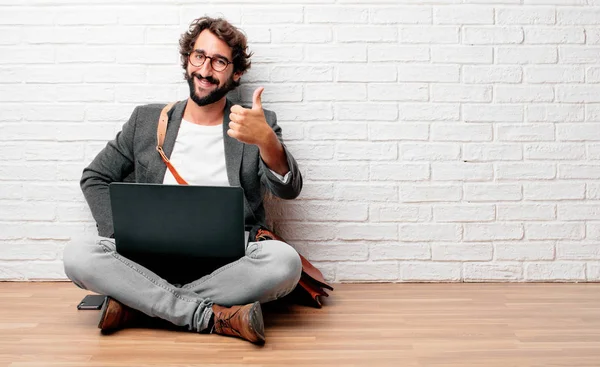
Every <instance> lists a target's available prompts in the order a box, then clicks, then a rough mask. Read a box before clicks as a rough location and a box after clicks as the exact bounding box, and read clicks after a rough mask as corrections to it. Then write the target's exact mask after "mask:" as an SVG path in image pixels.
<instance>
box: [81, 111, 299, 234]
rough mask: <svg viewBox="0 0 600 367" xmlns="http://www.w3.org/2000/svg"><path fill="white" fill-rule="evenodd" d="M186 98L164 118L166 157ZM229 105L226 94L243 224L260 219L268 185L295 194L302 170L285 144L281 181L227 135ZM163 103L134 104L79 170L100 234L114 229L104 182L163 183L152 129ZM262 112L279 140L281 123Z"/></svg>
mask: <svg viewBox="0 0 600 367" xmlns="http://www.w3.org/2000/svg"><path fill="white" fill-rule="evenodd" d="M186 103H187V100H185V101H180V102H177V103H176V104H175V106H174V107H173V108H172V109H171V111H170V112H169V124H168V126H167V133H166V137H165V142H164V145H163V149H164V151H165V154H166V155H167V157H170V156H171V153H172V152H173V146H174V145H175V139H176V138H177V133H178V132H179V126H180V125H181V119H182V117H183V111H184V110H185V106H186ZM232 105H233V103H232V102H231V101H229V100H227V103H226V106H225V113H224V117H223V140H224V144H225V163H226V167H227V177H228V179H229V184H230V185H231V186H241V187H242V188H243V189H244V196H245V205H244V212H245V218H246V226H254V225H265V209H264V206H263V195H264V193H265V190H266V189H268V190H269V191H270V192H271V193H273V194H274V195H275V196H278V197H280V198H283V199H294V198H296V197H297V196H298V195H299V194H300V191H301V190H302V176H301V174H300V170H299V169H298V165H297V163H296V160H295V159H294V157H292V155H291V154H290V152H289V151H288V150H287V148H286V147H285V145H283V148H284V150H285V153H286V156H287V162H288V165H289V167H290V176H291V177H290V178H289V179H288V181H287V183H286V184H283V183H282V182H281V180H279V179H278V178H277V177H276V176H275V175H273V173H272V172H271V171H270V170H269V169H268V168H267V166H266V164H265V163H264V162H263V160H262V159H261V158H260V155H259V151H258V147H257V146H255V145H251V144H244V143H241V142H239V141H238V140H236V139H234V138H231V137H230V136H229V135H227V130H228V129H229V126H228V125H229V121H230V120H229V113H230V109H231V106H232ZM164 106H165V105H159V104H152V105H146V106H138V107H136V108H135V110H134V111H133V113H132V115H131V117H130V118H129V121H127V122H126V123H125V124H124V125H123V128H122V130H121V131H120V132H119V133H118V134H117V136H116V137H115V139H114V140H111V141H110V142H108V144H107V145H106V147H105V148H104V149H102V151H100V153H98V155H97V156H96V158H94V160H93V161H92V163H90V165H89V166H88V167H86V168H85V169H84V170H83V175H82V177H81V189H82V190H83V194H84V196H85V199H86V200H87V203H88V205H89V206H90V209H91V211H92V215H93V217H94V219H95V220H96V223H97V227H98V234H99V235H100V236H103V237H111V236H112V235H113V222H112V213H111V208H110V199H109V193H108V185H109V184H110V183H111V182H115V181H116V182H119V181H134V182H143V183H162V181H163V178H164V175H165V171H166V169H167V166H166V165H165V163H164V162H163V161H162V159H161V157H160V155H159V154H158V152H157V151H156V143H157V142H156V129H157V125H158V118H159V116H160V111H161V110H162V108H163V107H164ZM264 112H265V118H266V120H267V123H268V124H269V125H270V126H271V128H272V129H273V131H275V134H277V137H278V138H279V141H281V142H282V144H283V140H282V137H281V128H280V127H279V126H278V125H277V117H276V115H275V113H274V112H273V111H269V110H264ZM175 168H177V167H175ZM184 178H185V177H184Z"/></svg>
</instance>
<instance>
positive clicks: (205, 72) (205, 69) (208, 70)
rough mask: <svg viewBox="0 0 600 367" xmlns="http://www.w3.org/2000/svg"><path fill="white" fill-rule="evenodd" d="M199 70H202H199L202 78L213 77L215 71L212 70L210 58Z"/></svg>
mask: <svg viewBox="0 0 600 367" xmlns="http://www.w3.org/2000/svg"><path fill="white" fill-rule="evenodd" d="M199 69H200V70H199V71H200V74H202V76H203V77H205V78H206V77H208V76H212V73H213V69H212V67H211V65H210V59H208V58H207V59H206V60H205V61H204V64H202V66H200V67H199Z"/></svg>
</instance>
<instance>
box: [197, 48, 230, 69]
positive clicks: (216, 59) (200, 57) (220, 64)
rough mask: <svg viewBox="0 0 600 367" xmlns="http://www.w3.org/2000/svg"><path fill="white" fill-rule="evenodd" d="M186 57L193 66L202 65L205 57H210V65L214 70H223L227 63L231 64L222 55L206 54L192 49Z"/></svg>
mask: <svg viewBox="0 0 600 367" xmlns="http://www.w3.org/2000/svg"><path fill="white" fill-rule="evenodd" d="M188 59H189V61H190V64H192V65H194V66H195V67H200V66H202V65H204V63H205V62H206V59H210V66H211V67H212V68H213V70H215V71H223V70H225V69H227V67H228V66H229V64H233V62H231V61H229V60H227V59H226V58H224V57H222V56H212V57H211V56H206V55H205V54H203V53H202V52H198V51H192V53H189V54H188Z"/></svg>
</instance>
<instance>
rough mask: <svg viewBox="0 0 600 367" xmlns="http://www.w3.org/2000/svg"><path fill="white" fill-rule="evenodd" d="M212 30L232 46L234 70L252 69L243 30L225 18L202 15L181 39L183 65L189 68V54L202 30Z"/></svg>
mask: <svg viewBox="0 0 600 367" xmlns="http://www.w3.org/2000/svg"><path fill="white" fill-rule="evenodd" d="M205 29H208V30H210V31H211V32H212V33H213V34H214V35H215V36H217V37H218V38H219V39H221V40H223V41H224V42H225V43H227V44H228V45H229V47H231V54H232V56H233V60H232V62H233V72H234V73H236V72H239V73H242V74H243V73H245V72H246V70H248V69H250V64H251V63H250V57H251V56H252V52H248V45H247V40H246V36H245V35H244V33H242V31H240V30H239V29H238V28H236V27H235V26H233V25H232V24H231V23H229V22H228V21H227V20H225V19H223V18H211V17H207V16H204V17H201V18H198V19H196V20H194V21H193V22H192V24H190V27H189V29H188V31H187V32H185V33H183V34H182V35H181V38H180V39H179V54H180V55H181V67H183V69H184V70H187V63H188V55H189V54H190V53H191V52H192V51H193V50H194V43H196V39H197V38H198V35H200V32H202V31H203V30H205Z"/></svg>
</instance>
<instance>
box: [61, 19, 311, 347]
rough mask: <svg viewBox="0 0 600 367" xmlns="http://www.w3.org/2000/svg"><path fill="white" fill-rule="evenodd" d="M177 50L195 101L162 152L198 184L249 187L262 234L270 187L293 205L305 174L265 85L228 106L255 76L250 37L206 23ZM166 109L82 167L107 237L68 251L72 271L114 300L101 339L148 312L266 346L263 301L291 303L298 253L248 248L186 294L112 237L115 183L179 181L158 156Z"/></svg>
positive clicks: (268, 244) (138, 122) (268, 246)
mask: <svg viewBox="0 0 600 367" xmlns="http://www.w3.org/2000/svg"><path fill="white" fill-rule="evenodd" d="M179 43H180V53H181V60H182V66H183V68H184V70H185V79H186V80H187V82H188V84H189V88H190V97H189V98H188V99H187V100H186V101H181V102H178V103H177V104H175V106H174V107H173V108H172V109H171V112H170V114H169V115H170V116H169V117H170V118H169V124H168V128H167V133H166V138H165V143H164V149H165V153H166V155H167V156H169V157H170V160H171V163H172V164H173V165H174V166H175V167H176V168H177V170H178V172H179V174H181V176H182V177H183V178H185V180H186V181H187V182H188V183H190V184H197V185H210V186H215V185H231V186H241V187H243V188H244V195H245V199H246V205H245V219H246V225H247V226H257V225H263V224H264V221H265V212H264V207H263V197H262V194H263V191H264V189H265V188H266V189H268V190H269V191H270V192H271V193H273V194H274V195H276V196H278V197H281V198H284V199H293V198H295V197H297V196H298V195H299V194H300V190H301V188H302V177H301V174H300V172H299V170H298V166H297V164H296V161H295V160H294V158H293V157H292V155H291V154H290V152H289V151H287V149H286V147H285V146H284V145H283V144H282V142H281V129H280V127H279V126H278V125H277V123H276V117H275V114H274V113H273V112H271V111H268V110H263V109H262V105H261V93H262V91H263V88H258V89H257V90H256V91H255V92H254V95H253V103H252V108H244V107H242V106H239V105H232V103H231V102H230V101H229V100H227V98H226V94H227V92H229V91H230V90H232V89H234V88H236V87H237V86H238V85H239V83H240V78H241V76H242V75H243V74H244V72H245V71H246V70H247V69H248V68H249V67H250V61H249V58H250V56H251V54H249V53H247V46H246V38H245V36H244V35H243V34H242V33H241V32H240V31H239V30H238V29H236V28H235V27H234V26H232V25H231V24H230V23H228V22H227V21H226V20H223V19H213V18H209V17H202V18H199V19H197V20H195V21H194V22H193V23H192V24H191V26H190V28H189V30H188V31H187V32H186V33H184V34H183V35H182V36H181V39H180V41H179ZM162 108H163V106H160V105H148V106H141V107H137V108H136V109H135V110H134V112H133V114H132V116H131V118H130V119H129V121H128V122H127V123H125V124H124V125H123V128H122V130H121V132H119V133H118V134H117V136H116V138H115V139H114V140H112V141H110V142H109V143H108V144H107V146H106V147H105V148H104V149H103V150H102V151H101V152H100V153H99V154H98V155H97V156H96V158H95V159H94V160H93V162H92V163H91V164H90V165H89V166H88V167H87V168H85V169H84V171H83V175H82V178H81V187H82V190H83V193H84V196H85V198H86V200H87V202H88V204H89V206H90V209H91V212H92V215H93V216H94V219H95V220H96V222H97V227H98V233H99V235H100V236H101V238H100V239H99V240H97V241H96V242H95V243H92V244H88V245H81V244H72V245H69V246H67V247H66V248H65V252H64V256H63V260H64V266H65V273H66V274H67V276H68V277H69V278H70V279H71V280H72V281H73V282H74V283H75V284H76V285H77V286H79V287H81V288H84V289H88V290H91V291H93V292H96V293H99V294H105V295H108V296H109V298H108V300H107V302H105V304H104V307H103V310H102V315H101V319H100V323H99V325H98V326H99V327H100V328H101V329H102V331H103V332H108V331H113V330H117V329H119V328H122V327H125V326H127V325H129V324H131V322H130V321H131V320H132V319H136V318H139V317H140V315H143V314H145V315H147V316H151V317H156V318H160V319H163V320H167V321H169V322H170V323H172V324H174V325H178V326H183V327H187V328H188V329H189V330H193V331H196V332H200V333H209V332H214V333H218V334H222V335H230V336H237V337H240V338H243V339H246V340H248V341H250V342H253V343H263V342H264V340H265V336H264V325H263V318H262V312H261V308H260V303H261V302H262V303H264V302H269V301H272V300H275V299H277V298H280V297H283V296H285V295H287V294H288V293H290V292H291V291H292V290H293V289H294V288H295V286H296V284H297V283H298V280H299V279H300V274H301V270H302V267H301V262H300V258H299V255H298V254H297V252H296V251H295V250H294V249H293V248H292V247H290V246H289V245H287V244H285V243H283V242H280V241H261V242H252V240H249V243H248V245H247V247H246V255H245V256H244V257H243V258H241V259H239V260H237V261H235V262H233V263H230V264H227V265H226V266H223V267H221V268H219V269H217V270H216V271H214V272H212V273H210V274H208V275H205V276H202V277H201V278H200V279H198V280H196V281H193V282H191V283H189V284H185V285H182V286H179V285H174V284H170V283H168V282H167V281H166V280H164V279H162V278H161V277H159V276H158V275H156V274H155V273H153V272H152V271H151V270H150V269H146V268H144V267H143V266H141V265H139V264H136V263H134V262H133V261H131V260H129V259H127V258H125V257H123V256H121V255H120V254H118V253H117V252H116V249H115V243H114V240H112V239H110V237H112V235H113V225H112V216H111V210H110V202H109V194H108V185H109V183H111V182H115V181H123V180H125V179H126V177H127V176H129V175H130V174H132V173H133V174H134V175H135V180H136V181H137V182H149V183H166V184H174V183H175V179H174V178H173V175H172V174H171V173H170V171H168V170H167V169H166V165H165V163H164V162H163V161H162V160H161V157H160V155H159V153H158V152H157V151H156V131H157V123H158V119H159V114H160V111H161V109H162ZM202 275H203V274H202Z"/></svg>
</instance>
